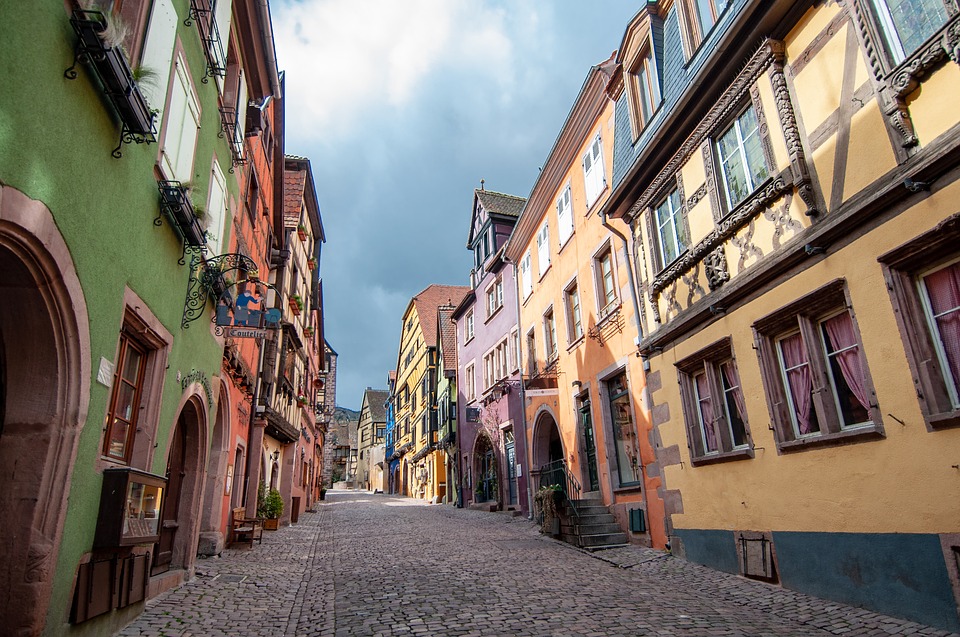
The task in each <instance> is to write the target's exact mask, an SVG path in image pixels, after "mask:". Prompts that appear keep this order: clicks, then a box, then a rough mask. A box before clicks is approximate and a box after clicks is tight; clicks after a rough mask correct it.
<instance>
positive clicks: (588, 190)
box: [560, 131, 607, 245]
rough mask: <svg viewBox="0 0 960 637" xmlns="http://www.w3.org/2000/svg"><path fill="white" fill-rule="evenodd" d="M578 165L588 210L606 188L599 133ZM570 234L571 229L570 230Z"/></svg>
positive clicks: (561, 241)
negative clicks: (588, 165)
mask: <svg viewBox="0 0 960 637" xmlns="http://www.w3.org/2000/svg"><path fill="white" fill-rule="evenodd" d="M588 159H589V160H590V169H589V170H588V169H587V160H588ZM580 164H581V166H582V167H583V190H584V196H585V197H586V201H587V210H589V209H591V208H593V205H594V204H595V203H597V200H598V199H599V198H600V195H601V194H603V191H604V190H605V189H606V188H607V174H606V169H605V167H604V164H603V138H602V137H601V133H600V132H599V131H597V133H596V135H594V137H593V140H592V141H591V142H590V145H589V146H588V147H587V152H585V153H584V154H583V156H582V157H581V158H580ZM568 188H569V186H568ZM571 219H572V216H571ZM572 232H573V229H572V228H571V233H572ZM564 243H565V241H564V240H563V239H561V240H560V245H563V244H564Z"/></svg>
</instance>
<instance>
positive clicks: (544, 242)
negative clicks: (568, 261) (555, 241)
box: [537, 220, 550, 279]
mask: <svg viewBox="0 0 960 637" xmlns="http://www.w3.org/2000/svg"><path fill="white" fill-rule="evenodd" d="M537 267H538V268H539V274H540V278H541V279H542V278H543V277H544V275H545V274H546V273H547V270H549V269H550V221H549V220H544V222H543V223H542V224H541V225H540V229H539V230H537Z"/></svg>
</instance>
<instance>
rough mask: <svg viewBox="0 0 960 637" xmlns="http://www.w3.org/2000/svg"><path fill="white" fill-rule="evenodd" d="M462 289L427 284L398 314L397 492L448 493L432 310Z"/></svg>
mask: <svg viewBox="0 0 960 637" xmlns="http://www.w3.org/2000/svg"><path fill="white" fill-rule="evenodd" d="M468 291H469V288H467V287H465V286H453V285H431V286H428V287H427V288H425V289H424V290H422V291H421V292H420V293H419V294H417V295H416V296H414V297H413V298H412V299H411V300H410V303H409V304H408V305H407V309H406V310H405V311H404V314H403V323H402V328H401V334H400V350H399V355H398V358H397V382H396V387H395V390H394V413H395V415H396V416H395V418H396V425H395V427H396V434H395V435H396V453H397V454H398V455H399V456H400V465H399V466H400V484H399V485H398V491H399V493H401V494H403V495H409V496H412V497H416V498H419V499H422V500H427V501H434V502H439V501H441V500H442V499H443V497H444V496H445V495H446V493H447V483H446V482H447V477H446V464H447V458H446V453H445V452H444V451H443V450H442V449H439V448H438V446H437V309H438V308H439V307H440V306H445V307H453V306H455V305H456V304H457V303H459V302H460V300H461V299H462V298H463V296H464V295H465V294H466V293H467V292H468Z"/></svg>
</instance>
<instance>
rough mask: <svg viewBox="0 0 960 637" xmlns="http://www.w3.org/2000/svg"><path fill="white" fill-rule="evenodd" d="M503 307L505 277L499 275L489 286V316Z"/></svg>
mask: <svg viewBox="0 0 960 637" xmlns="http://www.w3.org/2000/svg"><path fill="white" fill-rule="evenodd" d="M501 307H503V279H501V278H499V277H497V280H496V282H495V283H493V284H492V285H491V286H490V287H488V288H487V318H490V317H491V316H493V315H494V314H496V313H497V310H499V309H500V308H501Z"/></svg>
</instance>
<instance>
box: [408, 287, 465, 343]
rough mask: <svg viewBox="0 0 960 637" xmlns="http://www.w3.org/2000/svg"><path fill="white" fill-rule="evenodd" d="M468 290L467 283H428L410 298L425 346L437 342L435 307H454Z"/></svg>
mask: <svg viewBox="0 0 960 637" xmlns="http://www.w3.org/2000/svg"><path fill="white" fill-rule="evenodd" d="M469 292H470V287H469V286H467V285H438V284H434V285H430V286H427V287H426V288H424V289H423V290H422V291H421V292H420V293H419V294H417V295H416V296H414V297H413V299H411V301H410V302H411V303H412V304H413V306H414V308H415V309H416V312H417V316H418V318H419V319H420V329H421V330H423V342H424V343H425V344H426V345H427V346H431V345H436V343H437V309H438V308H439V307H440V306H441V305H449V306H451V309H452V308H453V307H456V306H457V305H458V304H459V303H460V300H461V299H462V298H463V297H464V295H466V294H467V293H469Z"/></svg>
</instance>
